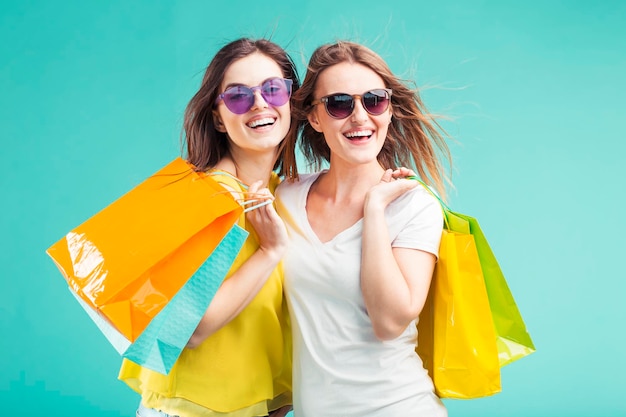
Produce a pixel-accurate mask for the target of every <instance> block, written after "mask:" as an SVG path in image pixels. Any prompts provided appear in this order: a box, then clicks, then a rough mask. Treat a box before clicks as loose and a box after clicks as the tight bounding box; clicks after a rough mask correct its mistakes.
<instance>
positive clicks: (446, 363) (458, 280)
mask: <svg viewBox="0 0 626 417" xmlns="http://www.w3.org/2000/svg"><path fill="white" fill-rule="evenodd" d="M416 350H417V353H418V354H419V355H420V357H421V358H422V360H423V362H424V367H425V368H426V369H427V370H428V372H429V374H430V376H431V377H432V379H433V383H434V385H435V391H436V393H437V395H439V396H440V397H442V398H477V397H483V396H487V395H492V394H495V393H497V392H500V390H501V385H500V364H499V362H498V349H497V345H496V334H495V328H494V325H493V321H492V318H491V311H490V309H489V300H488V299H487V291H486V288H485V282H484V279H483V274H482V270H481V267H480V263H479V261H478V253H477V250H476V244H475V242H474V238H473V236H472V235H470V234H462V233H457V232H453V231H448V230H444V231H443V235H442V236H441V244H440V247H439V260H438V261H437V265H436V267H435V272H434V275H433V281H432V284H431V289H430V292H429V295H428V298H427V300H426V304H425V305H424V308H423V309H422V312H421V314H420V317H419V322H418V343H417V349H416Z"/></svg>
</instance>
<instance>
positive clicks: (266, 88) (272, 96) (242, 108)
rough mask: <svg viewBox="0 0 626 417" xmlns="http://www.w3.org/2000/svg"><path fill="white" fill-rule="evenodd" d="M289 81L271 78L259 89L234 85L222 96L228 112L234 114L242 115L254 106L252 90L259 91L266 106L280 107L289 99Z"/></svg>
mask: <svg viewBox="0 0 626 417" xmlns="http://www.w3.org/2000/svg"><path fill="white" fill-rule="evenodd" d="M291 84H292V81H291V80H284V79H282V78H272V79H271V80H267V81H265V82H264V83H263V84H262V85H261V86H260V87H252V88H249V87H246V86H243V85H236V86H234V87H230V88H229V89H227V90H226V91H224V94H223V95H222V99H223V100H224V104H226V107H227V108H228V110H230V111H231V112H233V113H235V114H244V113H245V112H247V111H248V110H250V109H251V108H252V106H253V105H254V90H261V96H263V99H264V100H265V102H266V103H267V104H271V105H272V106H282V105H283V104H285V103H287V102H288V101H289V97H291Z"/></svg>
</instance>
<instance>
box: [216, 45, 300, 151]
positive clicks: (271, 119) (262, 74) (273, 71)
mask: <svg viewBox="0 0 626 417" xmlns="http://www.w3.org/2000/svg"><path fill="white" fill-rule="evenodd" d="M284 76H285V75H284V74H283V73H282V71H281V69H280V67H279V66H278V64H277V63H276V61H274V60H273V59H272V58H270V57H268V56H267V55H264V54H262V53H259V52H255V53H253V54H251V55H248V56H246V57H244V58H241V59H239V60H237V61H234V62H233V63H232V64H231V65H230V66H229V67H228V68H227V70H226V72H225V73H224V80H223V81H222V84H221V86H220V90H219V91H220V92H223V91H225V90H226V89H227V88H229V87H232V86H236V85H244V86H247V87H255V86H259V85H261V84H262V83H263V82H264V81H266V80H268V79H270V78H283V77H284ZM213 114H214V118H215V122H216V128H217V129H218V130H219V131H221V132H225V133H227V136H228V141H229V144H230V150H231V153H232V154H233V155H237V154H239V153H241V152H245V153H248V152H253V153H267V152H273V153H274V154H275V153H276V150H277V147H278V145H279V144H280V142H281V141H282V140H283V138H284V137H285V136H286V135H287V132H288V131H289V126H290V123H291V118H290V117H291V116H290V106H289V101H287V103H285V104H284V105H282V106H272V105H270V104H268V103H267V102H266V101H265V100H264V99H263V97H262V96H261V92H260V91H259V90H258V89H257V90H255V92H254V104H253V105H252V107H251V108H250V110H248V111H247V112H246V113H244V114H235V113H233V112H231V111H230V110H228V108H227V107H226V105H225V104H224V102H223V101H220V102H219V103H218V104H217V107H216V109H215V110H214V113H213Z"/></svg>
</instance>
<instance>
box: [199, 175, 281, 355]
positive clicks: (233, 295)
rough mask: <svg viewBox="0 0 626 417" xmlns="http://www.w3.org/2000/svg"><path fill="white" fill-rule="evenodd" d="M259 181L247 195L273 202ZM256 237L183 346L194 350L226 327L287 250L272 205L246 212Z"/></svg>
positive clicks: (256, 291) (246, 303) (252, 297)
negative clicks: (255, 243)
mask: <svg viewBox="0 0 626 417" xmlns="http://www.w3.org/2000/svg"><path fill="white" fill-rule="evenodd" d="M259 185H260V182H258V183H255V184H253V185H251V186H250V189H249V192H250V193H259V194H262V198H263V199H273V196H272V195H271V193H270V192H269V190H268V189H266V188H265V189H262V190H259V189H258V187H259ZM246 219H247V220H248V221H249V222H250V223H251V224H252V226H253V227H254V230H255V231H256V233H257V236H258V238H259V248H258V249H257V251H256V252H255V253H254V254H253V255H252V256H250V258H248V260H247V261H246V262H245V263H244V264H243V265H241V267H240V268H239V269H238V270H237V271H236V272H235V273H234V274H233V275H232V276H231V277H230V278H229V279H227V280H225V281H224V282H223V283H222V285H221V286H220V287H219V289H218V290H217V292H216V293H215V297H214V298H213V300H212V301H211V304H210V305H209V307H208V309H207V311H206V312H205V313H204V316H203V317H202V319H201V320H200V323H199V324H198V327H197V328H196V330H195V332H194V334H193V335H192V336H191V338H190V339H189V342H188V343H187V347H190V348H194V347H196V346H198V345H199V344H200V343H202V342H203V341H204V340H205V339H206V338H207V337H209V336H210V335H211V334H213V333H215V332H216V331H217V330H219V329H220V328H222V327H223V326H225V325H226V324H228V323H229V322H230V321H231V320H233V319H234V318H235V317H237V315H238V314H239V313H241V311H242V310H243V309H244V308H245V307H246V306H247V305H248V304H250V302H251V301H252V300H253V299H254V297H255V296H256V295H257V294H258V292H259V291H260V290H261V288H263V285H265V282H266V281H267V278H268V277H269V276H270V274H271V273H272V271H273V270H274V268H276V266H277V265H278V263H279V262H280V259H281V258H282V256H283V253H284V252H285V250H286V248H287V230H286V229H285V225H284V224H283V222H282V220H281V219H280V217H279V216H278V214H277V213H276V210H275V209H274V206H273V204H268V205H266V206H263V207H259V208H257V209H254V210H252V211H250V212H248V213H246Z"/></svg>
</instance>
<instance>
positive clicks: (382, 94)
mask: <svg viewBox="0 0 626 417" xmlns="http://www.w3.org/2000/svg"><path fill="white" fill-rule="evenodd" d="M363 107H365V110H367V112H368V113H370V114H372V115H374V116H378V115H379V114H382V113H384V112H385V110H387V107H389V95H388V94H387V91H385V90H372V91H368V92H367V93H365V94H363Z"/></svg>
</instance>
